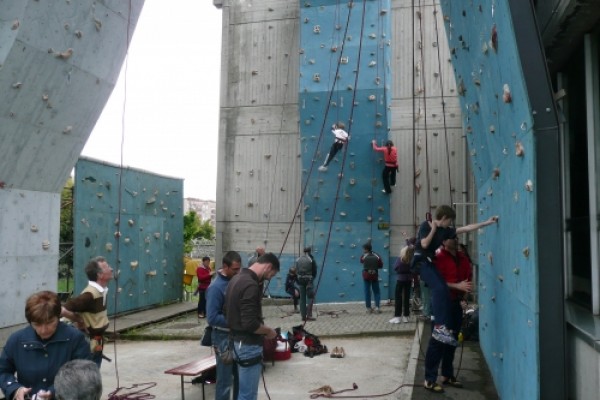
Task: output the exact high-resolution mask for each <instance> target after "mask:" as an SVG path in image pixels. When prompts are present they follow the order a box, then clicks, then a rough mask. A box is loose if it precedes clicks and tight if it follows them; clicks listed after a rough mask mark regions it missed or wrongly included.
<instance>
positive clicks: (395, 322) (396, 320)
mask: <svg viewBox="0 0 600 400" xmlns="http://www.w3.org/2000/svg"><path fill="white" fill-rule="evenodd" d="M389 322H390V324H399V323H400V317H394V318H392V319H390V321H389Z"/></svg>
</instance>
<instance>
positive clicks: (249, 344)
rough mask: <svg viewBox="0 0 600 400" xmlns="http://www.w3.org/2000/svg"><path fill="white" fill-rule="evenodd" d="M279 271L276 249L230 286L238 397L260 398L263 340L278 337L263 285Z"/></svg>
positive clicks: (227, 296)
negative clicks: (266, 311)
mask: <svg viewBox="0 0 600 400" xmlns="http://www.w3.org/2000/svg"><path fill="white" fill-rule="evenodd" d="M278 272H279V260H278V259H277V257H276V256H275V255H274V254H273V253H266V254H264V255H262V256H260V257H259V258H258V259H257V260H256V262H255V263H254V264H252V266H250V267H249V268H244V269H242V270H241V271H240V273H239V274H237V275H236V276H234V277H233V278H231V281H230V282H229V285H228V286H227V291H226V293H225V315H226V318H227V325H228V326H229V329H230V335H231V339H230V340H231V342H230V345H231V347H230V349H232V351H233V359H234V361H235V362H236V364H237V368H238V376H239V391H238V400H256V398H257V395H258V381H259V379H260V373H261V371H262V353H263V342H264V340H265V338H266V339H274V338H276V337H277V332H276V331H275V330H274V329H273V328H271V327H269V326H267V325H265V324H264V321H263V316H262V297H263V296H262V291H261V290H260V286H261V284H262V283H263V282H264V281H268V280H270V279H271V278H273V277H274V276H275V275H277V273H278ZM217 379H218V378H217Z"/></svg>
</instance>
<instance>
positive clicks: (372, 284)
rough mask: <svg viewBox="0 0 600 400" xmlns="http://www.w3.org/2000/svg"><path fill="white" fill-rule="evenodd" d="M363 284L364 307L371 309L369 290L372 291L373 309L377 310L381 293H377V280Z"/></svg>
mask: <svg viewBox="0 0 600 400" xmlns="http://www.w3.org/2000/svg"><path fill="white" fill-rule="evenodd" d="M363 281H364V282H365V305H366V306H367V308H368V309H370V308H371V289H373V296H374V297H375V307H376V308H379V303H381V293H380V292H379V279H377V280H374V281H367V280H363Z"/></svg>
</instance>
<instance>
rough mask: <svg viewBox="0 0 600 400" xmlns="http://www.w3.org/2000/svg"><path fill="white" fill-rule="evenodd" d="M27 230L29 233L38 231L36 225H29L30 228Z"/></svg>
mask: <svg viewBox="0 0 600 400" xmlns="http://www.w3.org/2000/svg"><path fill="white" fill-rule="evenodd" d="M29 230H30V231H31V232H37V231H38V230H39V229H38V227H37V225H31V228H29Z"/></svg>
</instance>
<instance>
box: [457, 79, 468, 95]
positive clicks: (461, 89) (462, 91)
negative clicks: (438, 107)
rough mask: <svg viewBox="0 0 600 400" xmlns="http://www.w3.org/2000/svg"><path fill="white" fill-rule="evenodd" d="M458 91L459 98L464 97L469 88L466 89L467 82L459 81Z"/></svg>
mask: <svg viewBox="0 0 600 400" xmlns="http://www.w3.org/2000/svg"><path fill="white" fill-rule="evenodd" d="M456 91H457V93H458V95H459V96H464V95H465V93H466V92H467V88H466V87H465V82H464V81H463V80H462V78H461V79H460V81H458V85H457V87H456Z"/></svg>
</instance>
